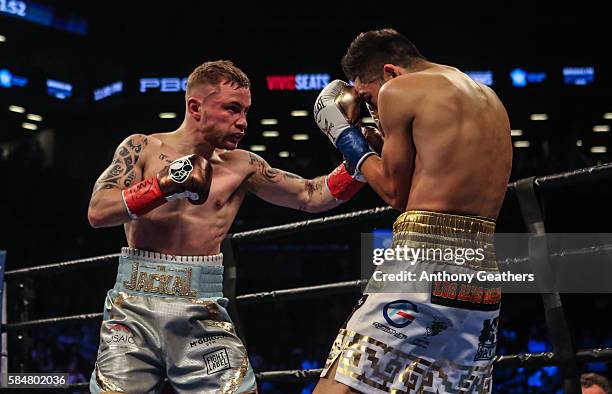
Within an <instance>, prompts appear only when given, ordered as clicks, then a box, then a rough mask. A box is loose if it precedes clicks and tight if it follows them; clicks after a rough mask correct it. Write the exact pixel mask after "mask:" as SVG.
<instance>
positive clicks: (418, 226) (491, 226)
mask: <svg viewBox="0 0 612 394" xmlns="http://www.w3.org/2000/svg"><path fill="white" fill-rule="evenodd" d="M406 231H407V232H418V233H434V234H443V233H471V234H478V233H482V234H485V235H493V233H494V232H495V222H494V221H492V220H487V219H483V218H479V217H474V216H464V215H453V214H449V213H440V212H430V211H407V212H404V213H402V214H401V215H399V217H398V218H397V219H396V220H395V223H393V233H394V234H397V233H400V232H406Z"/></svg>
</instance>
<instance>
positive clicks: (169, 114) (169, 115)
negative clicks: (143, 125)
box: [159, 112, 176, 119]
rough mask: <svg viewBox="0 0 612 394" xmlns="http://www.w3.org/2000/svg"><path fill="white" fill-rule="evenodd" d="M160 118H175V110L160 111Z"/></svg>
mask: <svg viewBox="0 0 612 394" xmlns="http://www.w3.org/2000/svg"><path fill="white" fill-rule="evenodd" d="M159 118H160V119H174V118H176V112H161V113H160V114H159Z"/></svg>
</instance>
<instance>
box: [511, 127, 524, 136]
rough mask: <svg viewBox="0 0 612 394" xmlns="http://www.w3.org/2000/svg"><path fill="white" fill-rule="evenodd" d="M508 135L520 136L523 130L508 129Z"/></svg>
mask: <svg viewBox="0 0 612 394" xmlns="http://www.w3.org/2000/svg"><path fill="white" fill-rule="evenodd" d="M510 135H511V136H512V137H520V136H522V135H523V130H521V129H512V130H510Z"/></svg>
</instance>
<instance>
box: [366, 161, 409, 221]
mask: <svg viewBox="0 0 612 394" xmlns="http://www.w3.org/2000/svg"><path fill="white" fill-rule="evenodd" d="M361 172H362V174H363V176H364V177H365V179H366V180H367V181H368V184H369V185H370V187H371V188H372V189H374V191H375V192H376V194H378V196H379V197H380V198H382V199H383V200H384V201H385V202H386V203H387V204H389V205H390V206H391V207H392V208H393V209H397V210H398V211H403V210H405V208H406V204H407V202H408V193H409V190H410V189H409V188H408V190H406V186H405V184H402V185H398V184H397V182H396V180H397V179H398V178H397V177H394V176H392V174H389V173H388V171H385V167H384V165H383V159H381V158H380V157H378V156H370V157H368V158H367V159H366V160H365V161H364V163H363V165H362V166H361ZM402 181H403V182H404V183H407V184H408V185H410V182H411V179H405V180H404V179H402Z"/></svg>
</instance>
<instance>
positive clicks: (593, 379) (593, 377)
mask: <svg viewBox="0 0 612 394" xmlns="http://www.w3.org/2000/svg"><path fill="white" fill-rule="evenodd" d="M595 384H596V385H598V386H599V387H601V389H602V390H603V391H604V393H606V394H612V387H611V385H610V381H609V380H608V379H606V378H605V377H604V376H601V375H598V374H596V373H583V374H582V375H580V385H581V386H582V387H585V388H588V387H591V386H593V385H595Z"/></svg>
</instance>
